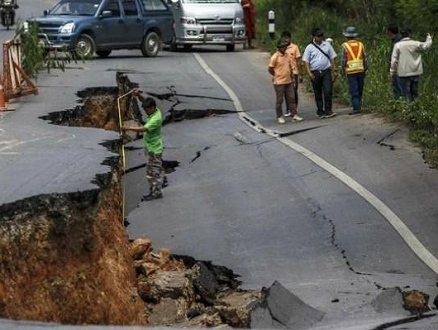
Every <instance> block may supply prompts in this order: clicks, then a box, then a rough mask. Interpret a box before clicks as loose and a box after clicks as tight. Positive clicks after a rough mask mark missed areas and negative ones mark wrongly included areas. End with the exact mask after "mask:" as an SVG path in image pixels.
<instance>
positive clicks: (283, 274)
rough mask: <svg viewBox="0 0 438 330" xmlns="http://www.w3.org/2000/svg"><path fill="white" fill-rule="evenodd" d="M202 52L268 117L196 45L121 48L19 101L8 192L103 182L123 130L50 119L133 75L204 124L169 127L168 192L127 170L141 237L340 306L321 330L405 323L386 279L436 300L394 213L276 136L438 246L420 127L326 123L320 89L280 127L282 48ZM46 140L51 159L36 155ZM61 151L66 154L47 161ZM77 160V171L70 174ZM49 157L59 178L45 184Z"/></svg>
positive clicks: (431, 280)
mask: <svg viewBox="0 0 438 330" xmlns="http://www.w3.org/2000/svg"><path fill="white" fill-rule="evenodd" d="M195 51H199V54H200V56H201V57H202V59H203V60H204V61H205V62H206V63H207V64H208V65H209V66H210V67H211V69H212V70H213V71H214V72H215V73H216V74H217V75H218V76H219V77H220V78H221V79H222V80H223V81H224V83H225V84H226V85H227V86H228V87H229V88H230V89H231V90H232V91H233V92H234V93H235V95H236V96H237V98H238V100H239V102H240V104H241V106H242V109H243V110H244V111H245V112H246V113H247V114H248V116H249V117H250V118H251V120H252V123H253V125H252V124H249V125H248V124H247V123H245V122H244V121H242V120H240V119H239V116H238V115H236V114H235V113H233V112H234V111H236V108H235V105H236V103H235V102H233V100H232V98H231V97H230V95H229V94H228V93H227V91H226V90H225V89H224V88H223V86H220V85H219V84H218V82H217V81H216V80H215V79H214V78H213V77H212V76H210V75H209V74H207V73H206V72H205V71H204V70H203V68H202V67H201V66H200V64H199V62H198V61H197V60H196V58H195V57H194V56H193V54H192V53H186V52H180V53H169V52H163V53H161V54H160V56H159V57H157V58H154V59H144V58H142V57H141V56H140V54H139V53H138V52H134V51H132V52H115V54H114V55H112V56H111V57H110V58H108V59H106V60H97V59H96V60H95V61H93V62H86V63H78V64H77V65H76V66H72V68H69V69H68V70H67V72H66V73H59V74H58V73H51V74H44V75H42V76H41V77H40V79H39V81H38V84H39V88H40V94H39V95H38V96H35V97H34V96H30V97H26V98H22V99H20V100H17V101H16V102H15V106H16V108H17V111H16V112H14V113H8V114H7V115H5V116H4V117H2V118H1V120H0V128H1V129H2V131H1V132H2V134H1V135H0V136H1V138H2V140H1V142H2V145H1V146H2V149H1V151H2V153H3V154H2V161H1V164H2V178H3V181H2V183H8V184H9V185H10V186H8V185H5V184H2V187H3V189H4V192H3V194H2V195H1V196H0V197H1V201H2V202H7V201H13V200H14V199H18V198H23V197H26V196H29V195H32V194H37V193H40V192H41V189H42V188H41V187H43V189H44V190H43V191H44V192H60V191H74V190H75V189H84V188H85V187H87V186H88V185H90V181H91V180H92V178H93V176H94V175H95V173H97V172H99V171H102V170H104V169H103V168H102V165H101V164H100V162H101V161H102V160H103V159H104V158H105V157H108V156H110V155H112V154H111V153H110V152H109V151H107V150H105V149H104V148H103V147H102V146H100V145H99V144H100V143H101V142H102V141H105V140H107V139H113V138H116V137H117V134H115V133H112V132H104V131H101V130H94V131H89V130H85V129H80V128H63V127H55V126H52V125H49V124H47V123H44V122H42V121H40V120H39V119H37V117H38V116H41V115H44V114H47V113H48V112H50V111H59V110H62V109H66V108H68V107H71V106H72V105H75V93H76V92H77V91H78V90H80V89H83V88H84V87H85V86H86V87H90V86H113V85H114V76H115V74H114V71H115V70H120V71H126V72H128V75H129V77H130V79H131V80H132V81H135V82H137V83H139V85H140V87H141V88H142V89H143V90H144V91H146V92H148V93H150V94H151V95H153V96H156V97H157V99H158V100H159V106H160V107H161V108H162V109H163V110H164V111H165V112H168V111H170V110H171V109H173V110H174V111H177V112H178V111H186V112H187V111H188V112H189V113H192V114H193V113H194V114H200V116H199V117H200V118H198V119H196V120H184V121H178V122H171V123H169V124H167V125H166V126H165V127H164V140H165V146H166V149H165V153H164V158H165V159H166V160H174V161H178V162H180V165H179V167H178V168H176V171H175V172H173V173H171V174H169V183H170V185H169V187H167V188H166V189H165V190H164V194H165V197H164V198H163V199H162V200H159V201H153V202H149V203H141V204H140V206H139V207H137V203H138V201H139V200H140V198H141V195H143V194H144V190H145V189H147V187H146V183H145V178H144V171H143V170H142V169H140V168H139V169H138V170H137V171H135V170H133V171H131V172H130V173H129V174H128V175H127V176H126V186H127V187H128V191H127V198H128V200H127V210H128V211H129V214H128V215H127V217H128V220H129V222H130V226H129V227H128V231H129V234H130V236H131V238H135V237H144V236H147V237H150V238H151V239H152V240H153V242H154V246H156V247H157V248H159V247H161V246H166V247H169V248H170V249H171V251H172V252H173V253H176V254H187V255H191V256H193V257H195V258H197V259H205V260H211V261H212V262H214V263H215V264H222V265H224V266H227V267H229V268H232V269H233V270H234V271H235V272H236V273H239V274H240V275H241V276H242V281H243V283H244V286H245V287H248V288H256V287H257V288H259V287H261V286H269V285H271V284H272V282H273V281H275V280H277V281H279V282H281V283H282V284H283V285H284V286H285V287H287V288H288V289H289V290H290V291H292V292H293V293H294V294H296V295H297V296H299V297H300V298H301V299H302V300H304V301H305V302H306V303H307V304H309V305H310V306H312V307H314V308H316V309H318V310H321V311H323V312H325V313H326V316H325V317H324V319H323V321H322V323H321V324H320V325H319V327H318V328H320V329H333V328H336V329H373V328H377V327H378V325H379V324H382V323H388V322H392V321H395V320H398V319H400V318H405V317H406V316H407V315H406V314H405V313H402V312H400V311H398V312H396V313H392V314H385V315H382V314H379V313H377V312H376V311H375V310H374V309H373V308H372V305H371V302H372V301H373V299H374V297H375V296H376V295H377V294H378V293H379V292H380V291H381V288H384V287H392V286H400V287H401V288H405V289H408V288H415V289H419V290H422V291H424V292H426V293H428V294H430V296H431V297H432V298H433V297H434V296H435V295H436V294H437V293H438V292H437V287H436V279H437V276H436V275H437V274H436V273H434V272H433V271H431V269H430V268H429V267H428V266H426V265H425V264H424V263H423V262H422V261H420V260H419V259H418V257H417V256H416V255H415V254H414V253H413V252H412V251H411V250H410V249H409V248H408V246H407V245H406V243H405V242H404V241H403V240H402V238H401V236H400V235H399V234H398V233H397V232H396V231H395V230H394V228H393V227H392V226H391V225H390V224H389V223H388V221H387V220H386V219H385V218H384V217H383V216H382V214H380V213H379V212H378V211H377V210H376V209H375V208H374V207H372V206H371V205H370V204H369V203H368V202H367V201H366V200H364V199H363V198H362V197H361V196H359V195H358V194H357V193H356V192H353V191H352V190H351V189H350V188H349V187H348V186H346V185H345V184H344V183H342V182H341V181H339V179H338V178H336V177H334V176H333V175H332V174H331V173H329V172H327V171H325V170H324V169H323V168H321V167H320V166H318V165H317V164H315V163H314V162H312V161H310V160H309V158H307V157H305V155H303V154H302V153H300V152H297V151H296V150H293V149H291V148H290V147H289V146H287V145H285V144H284V143H282V142H281V141H280V140H279V139H277V138H275V137H273V136H272V135H270V134H268V133H272V132H274V133H278V134H277V135H278V136H279V137H280V138H281V137H282V138H284V139H288V140H290V141H292V142H294V143H297V144H300V145H302V146H304V147H305V148H307V149H308V150H311V151H312V152H313V153H315V154H317V155H319V156H320V157H322V158H323V159H325V160H326V161H327V162H329V163H330V164H332V165H333V166H335V167H336V168H337V169H339V170H341V171H342V172H343V173H346V174H347V175H349V176H350V177H352V178H353V179H354V180H356V181H357V182H359V183H360V184H361V185H362V186H364V187H365V188H366V189H368V190H369V191H371V192H372V193H373V194H374V195H376V196H377V197H378V198H379V199H380V200H381V201H382V202H384V203H385V205H387V206H388V207H389V208H390V209H391V210H392V211H394V212H395V213H396V214H397V215H398V216H399V217H400V218H401V219H402V220H403V221H404V223H405V224H406V225H407V226H408V227H409V228H410V230H411V231H412V232H413V233H414V234H415V235H416V237H417V238H418V239H419V240H420V241H421V242H422V244H423V245H424V246H425V247H426V248H427V249H428V250H429V251H430V252H431V253H432V254H433V255H435V256H437V255H438V242H437V241H436V234H437V233H438V223H437V221H436V217H437V213H438V212H437V206H436V205H438V203H437V201H438V200H437V191H438V189H437V188H438V177H437V171H436V170H433V169H430V168H429V167H428V166H427V164H424V163H423V160H422V157H421V152H420V151H419V150H418V149H416V148H415V147H414V146H412V145H411V144H410V143H409V142H408V141H407V139H406V130H405V129H404V128H403V127H399V126H398V125H395V124H388V123H385V122H384V121H383V120H382V119H381V118H379V117H377V116H374V115H361V116H355V117H354V118H352V117H351V116H347V115H346V113H347V111H348V110H347V109H338V112H339V115H338V116H337V117H335V118H332V119H328V120H323V121H321V120H318V119H317V118H316V114H315V110H314V107H313V103H312V101H311V98H310V99H309V98H308V97H304V95H302V98H301V106H300V109H299V111H300V115H301V116H302V117H304V118H305V121H303V122H301V123H294V124H292V123H287V124H286V125H283V126H279V125H277V124H276V122H275V118H274V110H273V103H274V92H273V89H272V86H271V84H270V77H269V75H268V74H267V70H266V65H267V58H268V54H266V53H260V52H243V51H241V50H237V51H236V52H234V53H226V52H223V51H217V50H215V49H211V50H203V49H195ZM169 91H170V92H169ZM60 95H61V96H62V98H61V97H60ZM234 101H235V100H234ZM209 110H214V111H211V112H210V114H211V116H209V117H205V118H202V112H203V111H209ZM215 112H216V113H217V112H221V114H217V115H213V113H215ZM4 125H7V126H4ZM257 125H258V126H257ZM251 126H252V127H251ZM255 126H257V127H255ZM254 128H256V129H254ZM23 137H26V138H27V139H28V140H24V139H23ZM11 141H12V142H11ZM13 141H15V142H13ZM20 141H21V142H23V141H31V142H32V145H30V144H23V143H21V144H20ZM50 141H56V142H57V143H55V144H53V143H49V142H50ZM62 143H65V144H66V145H68V146H69V148H65V147H62V146H60V144H62ZM12 145H13V147H14V149H11V146H12ZM388 146H390V147H388ZM129 147H133V149H129V148H128V149H127V155H128V167H127V168H135V166H139V165H141V164H142V163H144V159H143V151H142V149H141V141H136V142H133V143H131V144H130V145H129ZM31 150H44V154H32V153H31V154H30V156H29V151H31ZM96 151H97V152H96ZM20 155H24V156H22V157H19V156H20ZM26 155H28V156H26ZM26 157H28V158H26ZM66 157H67V158H66ZM15 158H16V159H18V160H19V161H18V163H14V161H13V159H15ZM51 158H53V159H52V160H54V161H55V160H56V159H58V160H59V162H47V161H46V160H47V159H51ZM90 163H92V164H93V165H92V166H90ZM17 164H19V165H20V167H17V166H16V165H17ZM66 164H67V165H68V166H70V168H69V170H70V171H69V173H70V174H71V175H70V176H65V173H66V169H65V166H66ZM14 167H15V168H16V169H22V172H21V173H24V175H22V176H20V177H19V179H20V180H23V182H24V184H23V183H20V182H14V180H11V179H10V178H13V177H14V174H13V169H14ZM35 168H38V169H39V171H40V172H39V173H46V176H43V177H39V178H38V180H39V181H32V180H33V179H34V177H35V173H34V172H33V171H34V169H35ZM83 171H86V175H83V173H84V172H83ZM78 173H81V175H78ZM5 177H7V178H6V179H5ZM15 177H16V175H15ZM78 178H80V180H79V179H78ZM38 182H44V183H46V184H45V185H42V184H41V185H40V184H38ZM47 183H48V184H47ZM1 322H2V323H0V324H1V325H2V329H3V328H4V329H8V330H9V329H12V328H16V327H15V325H14V322H8V321H1ZM436 322H437V321H436V317H432V318H429V319H424V320H421V321H418V323H417V322H414V323H409V325H403V327H405V328H406V327H407V328H408V329H409V328H412V329H428V327H430V329H435V328H436ZM44 327H46V326H45V325H40V324H27V325H24V326H23V328H26V329H39V328H44ZM401 327H402V326H398V328H401ZM55 328H57V327H55ZM59 328H61V327H59ZM62 328H68V327H62ZM392 328H394V329H397V326H394V327H392Z"/></svg>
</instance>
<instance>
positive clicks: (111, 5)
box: [103, 0, 120, 16]
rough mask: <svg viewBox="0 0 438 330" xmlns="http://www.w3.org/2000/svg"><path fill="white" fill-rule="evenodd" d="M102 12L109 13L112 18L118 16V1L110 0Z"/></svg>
mask: <svg viewBox="0 0 438 330" xmlns="http://www.w3.org/2000/svg"><path fill="white" fill-rule="evenodd" d="M103 10H109V11H111V14H112V16H120V7H119V1H118V0H110V1H109V2H108V3H107V5H106V6H105V7H104V8H103Z"/></svg>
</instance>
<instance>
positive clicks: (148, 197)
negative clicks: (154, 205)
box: [141, 194, 163, 202]
mask: <svg viewBox="0 0 438 330" xmlns="http://www.w3.org/2000/svg"><path fill="white" fill-rule="evenodd" d="M159 198H163V194H159V195H152V194H149V195H144V196H143V197H142V198H141V201H142V202H147V201H151V200H154V199H159Z"/></svg>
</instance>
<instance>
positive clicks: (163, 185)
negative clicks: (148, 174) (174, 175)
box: [161, 177, 169, 188]
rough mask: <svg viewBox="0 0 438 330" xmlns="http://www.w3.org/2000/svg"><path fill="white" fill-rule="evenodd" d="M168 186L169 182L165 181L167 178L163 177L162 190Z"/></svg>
mask: <svg viewBox="0 0 438 330" xmlns="http://www.w3.org/2000/svg"><path fill="white" fill-rule="evenodd" d="M168 185H169V181H167V178H166V177H165V178H164V179H163V184H162V185H161V186H162V187H163V188H166V187H167V186H168Z"/></svg>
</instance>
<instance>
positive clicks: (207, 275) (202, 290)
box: [192, 262, 219, 305]
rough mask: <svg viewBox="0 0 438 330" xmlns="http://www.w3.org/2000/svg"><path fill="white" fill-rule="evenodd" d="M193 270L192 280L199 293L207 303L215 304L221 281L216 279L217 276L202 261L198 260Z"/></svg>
mask: <svg viewBox="0 0 438 330" xmlns="http://www.w3.org/2000/svg"><path fill="white" fill-rule="evenodd" d="M192 270H193V272H192V282H193V285H194V286H195V288H196V291H197V293H198V294H199V295H200V296H201V298H202V299H203V300H204V301H205V302H206V303H207V304H209V305H213V304H214V300H215V297H216V293H217V291H218V290H219V283H218V281H217V280H216V276H215V275H214V273H213V272H211V271H210V270H209V269H208V268H207V266H206V265H205V264H204V263H202V262H198V263H197V264H196V265H194V266H193V268H192Z"/></svg>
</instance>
